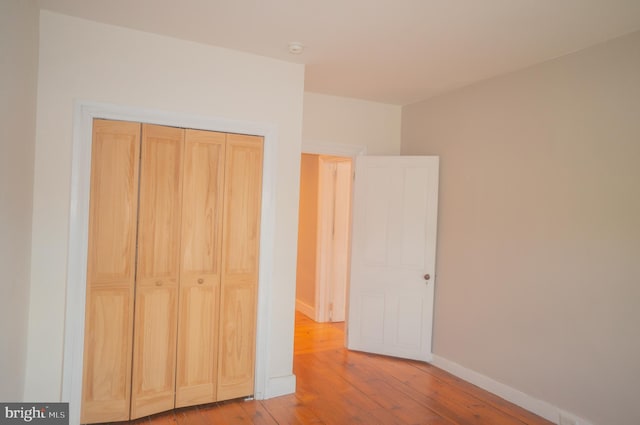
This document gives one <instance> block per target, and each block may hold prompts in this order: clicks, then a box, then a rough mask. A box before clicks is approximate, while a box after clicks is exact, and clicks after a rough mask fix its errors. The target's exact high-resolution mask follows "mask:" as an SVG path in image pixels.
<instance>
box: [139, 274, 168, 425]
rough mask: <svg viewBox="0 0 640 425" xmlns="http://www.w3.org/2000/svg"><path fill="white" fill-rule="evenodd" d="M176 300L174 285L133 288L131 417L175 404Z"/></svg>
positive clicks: (162, 409) (161, 409)
mask: <svg viewBox="0 0 640 425" xmlns="http://www.w3.org/2000/svg"><path fill="white" fill-rule="evenodd" d="M177 300H178V287H177V286H176V285H160V286H155V285H151V286H146V285H143V286H140V285H139V286H138V287H137V289H136V317H135V323H136V324H135V339H134V352H133V364H134V367H133V388H132V392H133V396H132V403H131V419H136V418H139V417H142V416H147V415H151V414H153V413H157V412H162V411H165V410H170V409H173V407H174V389H175V352H176V332H177V329H176V317H177Z"/></svg>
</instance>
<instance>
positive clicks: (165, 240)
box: [131, 124, 184, 419]
mask: <svg viewBox="0 0 640 425" xmlns="http://www.w3.org/2000/svg"><path fill="white" fill-rule="evenodd" d="M183 149H184V130H182V129H178V128H173V127H163V126H157V125H150V124H143V125H142V147H141V150H142V152H141V157H140V207H139V210H140V212H139V220H138V261H137V274H136V303H135V324H134V342H133V373H132V391H131V418H132V419H135V418H139V417H141V416H146V415H149V414H152V413H156V412H160V411H163V410H167V409H172V408H173V407H174V404H175V376H176V375H175V368H176V344H177V326H178V283H179V274H180V265H179V261H180V226H181V209H182V208H181V205H182V166H183V160H182V154H183Z"/></svg>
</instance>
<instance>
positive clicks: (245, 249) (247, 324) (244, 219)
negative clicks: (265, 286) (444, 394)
mask: <svg viewBox="0 0 640 425" xmlns="http://www.w3.org/2000/svg"><path fill="white" fill-rule="evenodd" d="M262 152H263V139H262V138H261V137H256V136H245V135H238V134H229V135H227V147H226V153H225V157H226V160H225V182H224V213H223V224H222V246H223V250H222V277H221V291H220V339H219V344H218V345H219V361H218V382H217V393H218V394H217V397H218V400H227V399H231V398H237V397H243V396H248V395H251V394H253V384H254V365H255V339H256V309H257V294H258V265H259V263H258V256H259V247H260V211H261V194H262Z"/></svg>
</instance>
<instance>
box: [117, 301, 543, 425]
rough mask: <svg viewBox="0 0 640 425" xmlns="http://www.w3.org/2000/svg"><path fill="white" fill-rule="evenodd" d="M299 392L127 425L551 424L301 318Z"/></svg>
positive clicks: (333, 327)
mask: <svg viewBox="0 0 640 425" xmlns="http://www.w3.org/2000/svg"><path fill="white" fill-rule="evenodd" d="M293 369H294V373H295V375H296V379H297V388H296V393H295V394H290V395H286V396H282V397H276V398H272V399H269V400H257V401H256V400H249V401H244V400H231V401H224V402H220V403H213V404H209V405H204V406H196V407H191V408H183V409H177V410H174V411H171V412H166V413H163V414H158V415H153V416H150V417H148V418H141V419H138V420H136V421H131V422H128V423H127V422H125V423H122V422H120V423H119V424H120V425H247V424H256V425H354V424H356V425H357V424H362V425H427V424H428V425H552V423H551V422H549V421H547V420H545V419H543V418H541V417H539V416H537V415H535V414H533V413H531V412H528V411H526V410H524V409H522V408H520V407H518V406H515V405H513V404H511V403H509V402H507V401H506V400H504V399H502V398H500V397H498V396H496V395H494V394H491V393H488V392H486V391H484V390H482V389H481V388H479V387H476V386H474V385H472V384H469V383H468V382H466V381H464V380H462V379H460V378H458V377H456V376H454V375H451V374H449V373H447V372H445V371H443V370H441V369H438V368H436V367H434V366H432V365H429V364H428V363H424V362H418V361H413V360H402V359H396V358H392V357H385V356H378V355H374V354H367V353H361V352H356V351H349V350H346V349H345V348H344V323H316V322H314V321H312V320H311V319H309V318H308V317H306V316H304V315H302V314H300V313H296V328H295V342H294V367H293Z"/></svg>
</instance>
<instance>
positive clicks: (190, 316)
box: [176, 130, 226, 407]
mask: <svg viewBox="0 0 640 425" xmlns="http://www.w3.org/2000/svg"><path fill="white" fill-rule="evenodd" d="M225 139H226V134H224V133H216V132H212V131H198V130H186V133H185V146H184V177H183V185H182V187H183V189H182V243H181V245H182V248H181V270H180V303H179V304H180V307H179V313H178V316H179V319H178V360H177V361H178V365H177V368H176V407H185V406H192V405H195V404H203V403H212V402H214V401H216V382H215V381H216V370H217V365H218V352H217V344H218V315H219V308H218V305H219V301H220V261H221V255H222V250H221V243H222V229H221V227H222V205H223V182H224V152H225Z"/></svg>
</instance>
